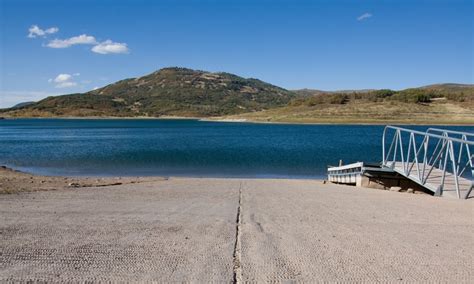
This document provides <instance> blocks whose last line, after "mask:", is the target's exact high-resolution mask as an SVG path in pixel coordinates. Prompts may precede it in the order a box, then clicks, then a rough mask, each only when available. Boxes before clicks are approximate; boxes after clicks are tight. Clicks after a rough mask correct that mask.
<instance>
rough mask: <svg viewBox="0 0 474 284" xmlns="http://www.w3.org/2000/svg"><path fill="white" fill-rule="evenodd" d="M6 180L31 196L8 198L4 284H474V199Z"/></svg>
mask: <svg viewBox="0 0 474 284" xmlns="http://www.w3.org/2000/svg"><path fill="white" fill-rule="evenodd" d="M15 176H16V177H15ZM20 176H23V177H21V178H20ZM0 177H1V179H0V181H2V183H0V187H1V186H5V184H7V185H8V186H9V187H10V190H9V192H13V191H14V190H13V188H14V187H15V183H16V186H17V187H25V190H22V192H19V193H12V194H0V282H5V281H7V280H13V281H18V280H24V281H25V280H40V281H41V280H44V281H73V282H76V281H79V282H82V281H107V280H110V281H124V282H136V281H154V280H156V281H159V282H177V281H179V282H182V281H187V282H189V281H190V282H210V281H214V282H232V281H234V280H237V281H238V282H240V281H242V282H245V281H249V282H270V281H274V282H284V281H287V280H296V281H302V282H324V281H340V282H354V281H358V282H374V281H378V282H395V281H406V282H420V281H423V282H454V283H457V282H471V283H472V281H473V279H474V278H473V272H472V263H473V260H474V249H473V248H474V218H473V212H474V211H473V209H474V208H473V206H474V203H473V201H472V200H473V199H470V200H454V199H445V198H436V197H432V196H428V195H415V194H408V193H398V192H390V191H382V190H375V189H364V188H355V187H346V186H338V185H332V184H323V183H322V182H321V181H313V180H276V179H211V178H205V179H199V178H170V179H163V178H148V179H140V178H136V179H133V178H128V179H67V180H65V179H64V178H51V180H48V178H44V177H33V183H30V184H31V185H32V186H29V185H27V183H24V182H27V181H29V180H31V176H29V175H24V174H20V173H16V172H11V171H7V170H2V171H1V172H0ZM22 178H24V179H22ZM5 179H9V180H10V181H9V183H6V182H5ZM15 179H16V180H15ZM36 179H38V182H36ZM61 179H62V180H61ZM41 180H48V181H45V182H43V183H41ZM116 180H121V181H120V182H121V183H122V184H117V181H116ZM96 181H97V183H98V184H99V183H100V184H99V185H100V186H95V182H96ZM109 182H114V184H115V185H107V183H109ZM132 182H133V183H132ZM71 183H78V184H79V186H69V184H71ZM45 184H47V185H48V186H44V185H45ZM41 185H43V186H44V188H42V191H36V192H31V191H33V190H35V188H38V186H41Z"/></svg>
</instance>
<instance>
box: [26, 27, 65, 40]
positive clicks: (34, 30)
mask: <svg viewBox="0 0 474 284" xmlns="http://www.w3.org/2000/svg"><path fill="white" fill-rule="evenodd" d="M58 31H59V29H58V28H57V27H51V28H49V29H46V30H42V29H41V28H40V27H38V26H37V25H32V26H31V27H30V28H29V29H28V32H29V34H28V37H29V38H35V37H38V36H41V37H45V36H46V35H48V34H54V33H57V32H58Z"/></svg>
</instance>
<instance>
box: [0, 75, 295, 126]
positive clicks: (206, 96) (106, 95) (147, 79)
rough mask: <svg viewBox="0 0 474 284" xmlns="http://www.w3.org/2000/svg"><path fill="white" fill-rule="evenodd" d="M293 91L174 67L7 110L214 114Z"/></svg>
mask: <svg viewBox="0 0 474 284" xmlns="http://www.w3.org/2000/svg"><path fill="white" fill-rule="evenodd" d="M295 96H296V94H294V93H293V92H290V91H288V90H285V89H283V88H280V87H277V86H273V85H271V84H268V83H265V82H263V81H260V80H258V79H251V78H250V79H246V78H242V77H239V76H237V75H233V74H229V73H211V72H206V71H198V70H192V69H186V68H177V67H172V68H164V69H161V70H158V71H156V72H154V73H151V74H149V75H146V76H143V77H138V78H132V79H125V80H121V81H118V82H116V83H113V84H110V85H108V86H105V87H103V88H100V89H97V90H94V91H90V92H87V93H83V94H70V95H63V96H55V97H48V98H46V99H44V100H41V101H39V102H37V103H33V104H29V105H26V106H23V107H20V108H15V109H14V108H11V109H7V110H3V112H4V113H6V114H8V115H10V116H117V117H125V116H151V117H158V116H196V117H210V116H219V115H229V114H238V113H244V112H255V111H261V110H265V109H269V108H275V107H279V106H284V105H286V104H287V103H288V102H289V101H290V100H291V99H293V98H294V97H295Z"/></svg>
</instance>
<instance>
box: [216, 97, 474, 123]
mask: <svg viewBox="0 0 474 284" xmlns="http://www.w3.org/2000/svg"><path fill="white" fill-rule="evenodd" d="M222 118H223V119H247V120H250V121H257V122H290V123H380V124H386V123H400V124H474V103H473V102H467V103H466V102H464V103H456V102H447V101H443V100H440V101H433V102H431V103H427V104H415V103H403V102H396V101H390V102H349V103H347V104H320V105H315V106H305V105H300V106H287V107H282V108H276V109H271V110H267V111H260V112H254V113H246V114H241V115H233V116H226V117H222Z"/></svg>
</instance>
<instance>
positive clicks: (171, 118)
mask: <svg viewBox="0 0 474 284" xmlns="http://www.w3.org/2000/svg"><path fill="white" fill-rule="evenodd" d="M21 119H38V120H42V119H57V120H60V119H63V120H195V121H202V122H220V123H253V124H283V125H374V126H380V125H416V126H433V125H438V126H474V123H452V124H451V123H436V122H433V123H426V122H405V121H374V122H357V121H347V122H346V121H345V122H292V121H260V120H249V119H246V118H242V119H226V118H223V119H221V118H213V117H191V116H190V117H187V116H159V117H149V116H129V117H117V116H87V117H84V116H77V117H76V116H65V117H58V116H54V117H3V119H2V121H8V120H21Z"/></svg>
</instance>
